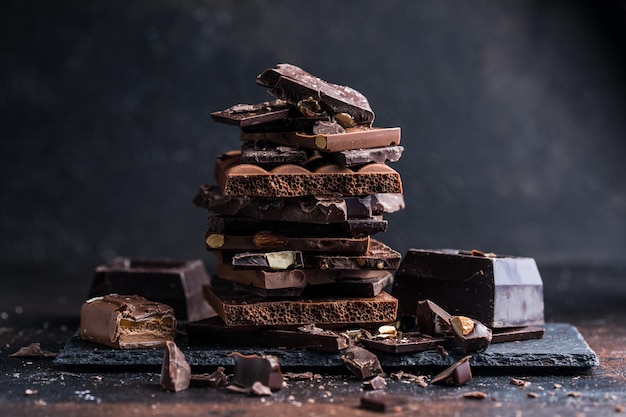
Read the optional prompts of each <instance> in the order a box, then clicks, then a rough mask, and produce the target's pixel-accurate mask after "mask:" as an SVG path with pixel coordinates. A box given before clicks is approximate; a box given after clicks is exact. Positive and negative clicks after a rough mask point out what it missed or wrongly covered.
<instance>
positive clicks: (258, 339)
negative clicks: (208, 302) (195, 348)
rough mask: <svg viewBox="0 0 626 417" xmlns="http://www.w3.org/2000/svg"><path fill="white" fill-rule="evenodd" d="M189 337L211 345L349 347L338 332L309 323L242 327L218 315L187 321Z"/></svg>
mask: <svg viewBox="0 0 626 417" xmlns="http://www.w3.org/2000/svg"><path fill="white" fill-rule="evenodd" d="M187 334H188V335H189V338H190V340H194V341H197V342H204V343H210V344H215V343H218V344H232V345H246V346H267V347H275V348H300V349H307V350H315V351H320V352H339V351H341V350H343V349H346V348H347V347H348V337H347V336H345V335H343V334H341V333H337V332H333V331H330V330H325V329H321V328H319V327H315V326H313V325H306V326H302V327H300V328H298V329H297V330H278V329H263V328H254V329H248V328H241V327H230V326H226V325H225V324H224V323H223V322H222V320H220V319H219V318H217V317H214V318H212V319H207V320H201V321H198V322H195V323H189V324H187Z"/></svg>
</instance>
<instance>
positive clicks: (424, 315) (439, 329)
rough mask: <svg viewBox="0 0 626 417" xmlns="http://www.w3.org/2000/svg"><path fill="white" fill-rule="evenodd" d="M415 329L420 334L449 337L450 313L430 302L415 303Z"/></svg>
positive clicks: (450, 328)
mask: <svg viewBox="0 0 626 417" xmlns="http://www.w3.org/2000/svg"><path fill="white" fill-rule="evenodd" d="M415 316H416V318H417V327H418V329H419V331H420V332H421V333H424V334H427V335H431V336H441V335H450V334H451V332H452V327H451V326H450V318H451V317H452V316H451V315H450V313H448V312H447V311H445V310H444V309H443V308H441V307H439V306H438V305H437V304H435V303H433V302H432V301H430V300H421V301H419V302H418V303H417V312H416V313H415Z"/></svg>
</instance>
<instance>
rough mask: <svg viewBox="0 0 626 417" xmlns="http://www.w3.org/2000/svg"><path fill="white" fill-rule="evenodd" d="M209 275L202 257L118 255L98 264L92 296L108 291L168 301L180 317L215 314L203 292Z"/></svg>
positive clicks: (198, 317)
mask: <svg viewBox="0 0 626 417" xmlns="http://www.w3.org/2000/svg"><path fill="white" fill-rule="evenodd" d="M208 283H209V276H208V274H207V272H206V269H205V267H204V263H203V262H202V260H200V259H194V260H182V261H178V260H171V259H132V258H124V257H118V258H115V259H113V260H112V261H110V262H108V263H107V264H105V265H100V266H98V267H96V270H95V274H94V278H93V282H92V284H91V289H90V290H89V298H92V297H98V296H103V295H106V294H136V295H140V296H142V297H145V298H147V299H148V300H151V301H156V302H159V303H163V304H167V305H169V306H171V307H172V308H173V309H174V314H175V315H176V318H177V319H178V320H189V321H195V320H201V319H204V318H207V317H211V316H214V315H215V312H214V311H213V309H212V308H211V307H210V306H209V305H208V304H207V302H206V301H205V300H204V297H203V295H202V286H203V285H206V284H208Z"/></svg>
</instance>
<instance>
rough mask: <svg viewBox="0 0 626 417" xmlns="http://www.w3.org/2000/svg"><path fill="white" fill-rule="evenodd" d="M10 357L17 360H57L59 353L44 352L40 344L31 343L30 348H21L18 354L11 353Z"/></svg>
mask: <svg viewBox="0 0 626 417" xmlns="http://www.w3.org/2000/svg"><path fill="white" fill-rule="evenodd" d="M9 356H11V357H14V358H17V357H24V358H56V357H57V356H59V354H58V353H55V352H50V351H47V350H43V349H42V348H41V344H40V343H39V342H35V343H31V344H30V345H28V346H23V347H21V348H20V349H19V350H18V351H17V352H15V353H11V354H10V355H9Z"/></svg>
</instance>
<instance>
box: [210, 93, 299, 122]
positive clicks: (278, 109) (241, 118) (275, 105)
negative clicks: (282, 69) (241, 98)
mask: <svg viewBox="0 0 626 417" xmlns="http://www.w3.org/2000/svg"><path fill="white" fill-rule="evenodd" d="M288 115H289V105H288V104H287V103H285V102H284V101H282V100H276V101H271V102H267V101H266V102H263V103H259V104H237V105H235V106H232V107H230V108H228V109H226V110H222V111H217V112H214V113H211V118H212V119H213V120H214V121H216V122H220V123H226V124H230V125H235V126H239V127H241V128H244V127H247V126H254V125H258V124H263V123H267V122H271V121H274V120H281V119H285V118H286V117H287V116H288Z"/></svg>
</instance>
